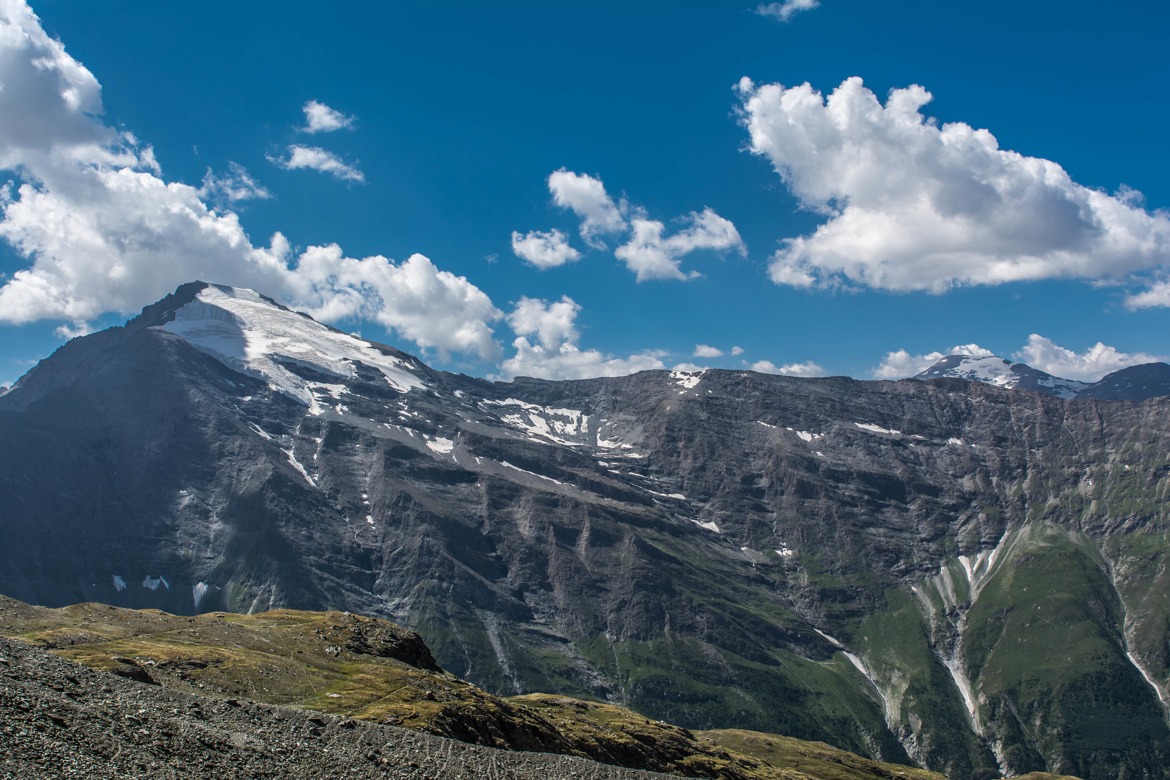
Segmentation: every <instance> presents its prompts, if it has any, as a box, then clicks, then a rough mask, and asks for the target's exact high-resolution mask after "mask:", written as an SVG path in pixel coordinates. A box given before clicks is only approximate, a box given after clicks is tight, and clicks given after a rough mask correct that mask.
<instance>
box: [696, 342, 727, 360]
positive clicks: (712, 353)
mask: <svg viewBox="0 0 1170 780" xmlns="http://www.w3.org/2000/svg"><path fill="white" fill-rule="evenodd" d="M691 357H697V358H717V357H723V350H721V349H719V348H718V347H712V346H709V345H707V344H696V345H695V352H694V354H693V355H691Z"/></svg>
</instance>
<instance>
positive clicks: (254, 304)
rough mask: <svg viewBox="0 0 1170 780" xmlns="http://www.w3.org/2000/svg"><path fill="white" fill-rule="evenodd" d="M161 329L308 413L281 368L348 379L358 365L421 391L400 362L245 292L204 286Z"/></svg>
mask: <svg viewBox="0 0 1170 780" xmlns="http://www.w3.org/2000/svg"><path fill="white" fill-rule="evenodd" d="M161 327H162V329H163V330H166V331H168V332H170V333H173V334H175V335H176V336H178V337H179V338H181V339H183V340H184V341H186V342H187V343H188V344H190V345H191V346H193V347H195V348H196V349H199V350H200V351H202V352H205V353H207V354H208V355H211V356H212V357H214V358H215V359H216V360H219V361H220V362H221V363H223V364H225V365H227V366H228V367H229V368H232V369H234V370H236V371H240V372H242V373H245V374H249V375H252V376H256V377H258V378H261V379H264V380H265V381H267V382H268V383H269V384H270V385H271V386H272V387H273V389H275V390H278V391H280V392H282V393H285V394H286V395H289V396H291V397H293V398H295V399H297V400H298V401H300V402H301V403H303V404H305V405H307V406H310V407H311V406H313V404H314V397H313V393H312V392H311V390H310V389H309V387H308V386H307V383H306V380H304V379H303V378H301V377H299V376H297V375H296V374H294V373H293V372H292V371H289V370H288V369H287V368H285V367H284V366H283V365H281V364H282V363H293V364H299V365H303V366H306V367H308V368H311V369H313V370H314V371H318V372H321V373H324V374H329V375H332V376H335V377H338V378H341V379H345V378H349V377H352V376H353V375H354V374H355V368H354V366H355V364H358V363H361V364H363V365H366V366H370V367H371V368H375V369H377V370H378V371H380V372H381V373H382V375H383V376H385V377H386V381H387V382H388V383H389V384H390V386H391V387H393V388H394V389H396V390H398V391H399V392H403V393H405V392H408V391H409V390H410V389H411V388H415V387H423V382H422V380H420V379H419V378H418V376H416V375H415V374H414V373H412V372H411V370H410V364H409V363H408V362H407V361H406V360H403V359H402V358H399V357H395V356H393V355H389V354H387V353H386V352H383V351H382V350H380V349H378V348H376V347H375V346H373V345H372V344H370V343H369V342H368V341H363V340H362V339H359V338H357V337H356V336H350V335H348V334H346V333H341V332H340V331H336V330H333V329H332V328H329V327H326V326H325V325H322V324H320V323H319V322H317V321H315V320H313V319H312V318H310V317H307V316H305V315H303V314H298V313H296V312H293V311H290V310H289V309H286V308H284V307H282V306H279V305H277V304H276V303H274V302H273V301H271V300H269V299H268V298H265V297H263V296H261V295H260V294H258V293H256V292H254V291H252V290H245V289H240V288H235V287H221V286H218V285H206V286H204V287H203V288H202V289H200V290H199V291H198V292H197V293H196V294H195V296H194V298H193V299H192V300H191V301H189V302H188V303H186V304H184V305H183V306H181V307H180V308H179V309H178V310H176V311H175V313H174V318H173V319H172V320H171V321H169V322H166V323H164V324H163V325H161Z"/></svg>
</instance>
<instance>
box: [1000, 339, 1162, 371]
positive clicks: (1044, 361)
mask: <svg viewBox="0 0 1170 780" xmlns="http://www.w3.org/2000/svg"><path fill="white" fill-rule="evenodd" d="M1012 357H1013V358H1015V359H1016V360H1019V361H1021V362H1023V363H1027V364H1028V365H1029V366H1031V367H1032V368H1038V369H1040V370H1041V371H1044V372H1047V373H1049V374H1052V375H1053V376H1058V377H1061V378H1063V379H1076V380H1079V381H1081V382H1096V381H1097V380H1098V379H1100V378H1101V377H1103V376H1105V375H1106V374H1110V373H1113V372H1114V371H1117V370H1118V369H1122V368H1125V367H1126V366H1134V365H1138V364H1140V363H1154V362H1157V361H1160V360H1165V359H1166V358H1165V357H1163V356H1159V355H1150V354H1147V353H1145V352H1130V353H1126V352H1119V351H1118V350H1117V349H1116V348H1114V347H1110V346H1108V345H1106V344H1102V343H1101V342H1099V341H1098V342H1097V343H1096V344H1094V345H1093V346H1091V347H1089V348H1088V349H1087V350H1085V351H1084V352H1081V353H1077V352H1073V351H1072V350H1071V349H1066V348H1064V347H1061V346H1058V345H1057V344H1054V343H1053V342H1052V340H1051V339H1046V338H1044V337H1043V336H1041V335H1039V334H1037V333H1033V334H1032V335H1030V336H1028V343H1027V344H1025V345H1024V346H1023V347H1021V348H1020V351H1019V352H1016V353H1015V354H1014V355H1012Z"/></svg>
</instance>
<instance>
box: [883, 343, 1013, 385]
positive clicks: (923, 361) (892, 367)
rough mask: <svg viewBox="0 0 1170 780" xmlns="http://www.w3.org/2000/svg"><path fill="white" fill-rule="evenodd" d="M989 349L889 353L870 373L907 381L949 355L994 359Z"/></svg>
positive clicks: (972, 347) (970, 347) (962, 347)
mask: <svg viewBox="0 0 1170 780" xmlns="http://www.w3.org/2000/svg"><path fill="white" fill-rule="evenodd" d="M994 354H995V353H993V352H992V351H991V350H989V349H984V348H983V347H981V346H979V345H978V344H958V345H956V346H953V347H951V348H949V349H948V350H947V351H946V352H928V353H926V354H924V355H911V354H910V353H909V352H907V351H906V350H904V349H898V350H894V351H893V352H887V353H886V356H885V357H884V358H883V359H882V362H881V364H880V365H878V367H877V368H875V369H873V371H871V372H870V373H871V374H872V375H873V378H874V379H905V378H906V377H909V376H915V375H916V374H921V373H922V372H923V371H925V370H926V369H928V368H930V367H931V366H933V365H934V364H935V363H937V362H938V361H940V360H942V359H943V358H945V357H946V356H947V355H969V356H971V357H992V356H993V355H994Z"/></svg>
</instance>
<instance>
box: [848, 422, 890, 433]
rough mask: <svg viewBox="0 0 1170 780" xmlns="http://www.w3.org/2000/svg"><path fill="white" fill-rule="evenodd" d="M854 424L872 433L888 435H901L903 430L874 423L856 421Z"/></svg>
mask: <svg viewBox="0 0 1170 780" xmlns="http://www.w3.org/2000/svg"><path fill="white" fill-rule="evenodd" d="M853 424H854V425H856V426H857V427H858V428H860V429H861V430H863V431H869V432H870V433H884V434H886V435H888V436H901V435H902V432H901V431H896V430H894V429H893V428H883V427H882V426H880V425H874V424H873V423H859V422H855V423H853Z"/></svg>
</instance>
